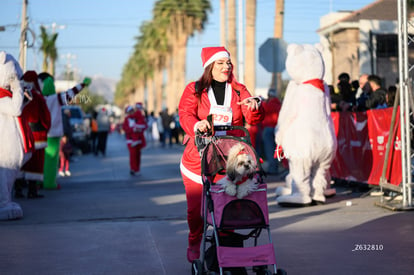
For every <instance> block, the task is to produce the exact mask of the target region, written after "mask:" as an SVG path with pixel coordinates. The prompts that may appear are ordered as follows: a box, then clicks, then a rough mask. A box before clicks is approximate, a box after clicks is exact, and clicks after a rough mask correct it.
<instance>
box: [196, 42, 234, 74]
mask: <svg viewBox="0 0 414 275" xmlns="http://www.w3.org/2000/svg"><path fill="white" fill-rule="evenodd" d="M220 58H230V53H229V52H228V51H227V50H226V48H224V47H206V48H203V49H202V50H201V61H202V62H203V68H204V69H205V68H206V67H207V66H208V65H210V64H211V63H213V62H214V61H216V60H218V59H220Z"/></svg>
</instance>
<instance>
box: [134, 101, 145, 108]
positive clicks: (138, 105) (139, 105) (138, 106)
mask: <svg viewBox="0 0 414 275" xmlns="http://www.w3.org/2000/svg"><path fill="white" fill-rule="evenodd" d="M135 108H137V109H138V110H142V109H144V105H142V102H137V103H135Z"/></svg>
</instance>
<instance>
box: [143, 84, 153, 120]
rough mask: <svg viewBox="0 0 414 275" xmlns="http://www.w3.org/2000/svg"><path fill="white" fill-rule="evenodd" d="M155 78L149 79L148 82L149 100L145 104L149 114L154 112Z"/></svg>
mask: <svg viewBox="0 0 414 275" xmlns="http://www.w3.org/2000/svg"><path fill="white" fill-rule="evenodd" d="M154 87H155V85H154V77H151V78H148V80H147V98H146V99H147V100H146V102H145V105H144V107H145V109H146V110H147V111H148V113H150V112H152V111H154Z"/></svg>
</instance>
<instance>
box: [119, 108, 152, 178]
mask: <svg viewBox="0 0 414 275" xmlns="http://www.w3.org/2000/svg"><path fill="white" fill-rule="evenodd" d="M136 107H137V110H135V109H134V108H133V107H132V106H127V107H126V108H125V113H126V115H127V116H126V117H125V120H124V123H123V124H122V129H123V130H124V131H125V137H126V142H127V146H128V151H129V167H130V174H131V175H132V176H133V175H139V171H140V168H141V150H142V148H144V147H145V146H146V142H145V136H144V131H145V129H147V128H148V125H147V122H146V120H145V117H144V115H143V114H142V104H140V103H139V104H138V103H137V105H136Z"/></svg>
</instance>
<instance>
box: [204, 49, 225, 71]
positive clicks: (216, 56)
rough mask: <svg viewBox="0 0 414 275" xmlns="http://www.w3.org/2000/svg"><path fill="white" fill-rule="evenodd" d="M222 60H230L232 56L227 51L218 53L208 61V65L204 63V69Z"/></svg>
mask: <svg viewBox="0 0 414 275" xmlns="http://www.w3.org/2000/svg"><path fill="white" fill-rule="evenodd" d="M220 58H230V55H229V53H228V52H226V51H221V52H216V53H215V54H213V56H212V57H210V58H209V59H208V60H207V61H206V63H204V65H203V68H204V69H205V68H206V67H207V66H208V65H210V64H211V63H213V62H214V61H216V60H218V59H220Z"/></svg>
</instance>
